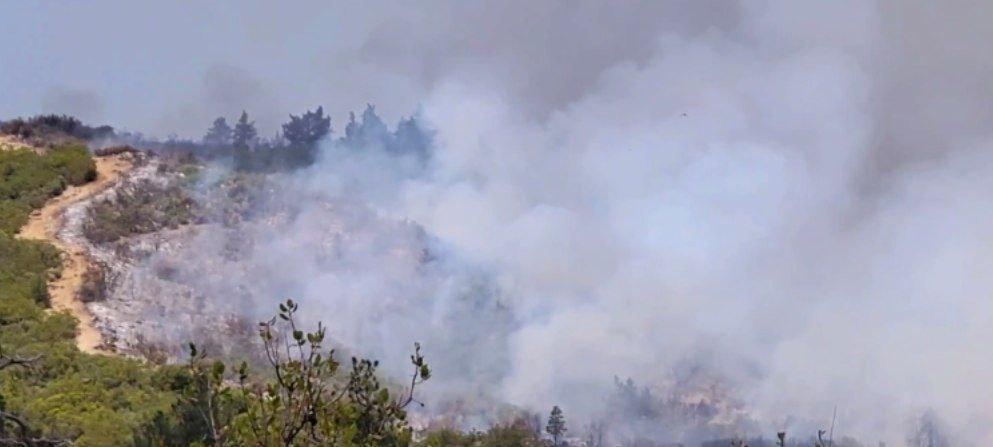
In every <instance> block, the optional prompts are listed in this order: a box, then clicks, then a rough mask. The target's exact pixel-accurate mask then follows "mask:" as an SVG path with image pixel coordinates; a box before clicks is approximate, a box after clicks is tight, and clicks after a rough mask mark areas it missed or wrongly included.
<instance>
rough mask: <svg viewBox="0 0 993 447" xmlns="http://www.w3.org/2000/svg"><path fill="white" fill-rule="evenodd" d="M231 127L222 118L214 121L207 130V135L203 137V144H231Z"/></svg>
mask: <svg viewBox="0 0 993 447" xmlns="http://www.w3.org/2000/svg"><path fill="white" fill-rule="evenodd" d="M231 134H232V130H231V126H229V125H228V121H227V120H226V119H224V117H223V116H221V117H218V118H217V119H215V120H214V124H212V125H211V126H210V129H207V134H206V135H204V136H203V144H205V145H208V146H228V145H230V144H231Z"/></svg>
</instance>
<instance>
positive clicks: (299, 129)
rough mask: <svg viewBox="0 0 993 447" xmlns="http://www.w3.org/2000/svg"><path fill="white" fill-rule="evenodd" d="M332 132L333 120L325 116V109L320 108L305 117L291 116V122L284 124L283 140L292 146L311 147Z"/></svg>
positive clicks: (307, 112)
mask: <svg viewBox="0 0 993 447" xmlns="http://www.w3.org/2000/svg"><path fill="white" fill-rule="evenodd" d="M330 132H331V118H330V117H326V116H324V108H323V107H318V108H317V110H315V111H313V112H311V111H309V110H308V111H306V112H304V113H303V115H300V116H294V115H290V121H289V122H287V123H286V124H283V138H286V141H287V142H289V144H291V145H303V146H311V145H314V144H316V143H317V142H318V141H320V140H321V139H322V138H324V137H325V136H327V135H328V134H329V133H330Z"/></svg>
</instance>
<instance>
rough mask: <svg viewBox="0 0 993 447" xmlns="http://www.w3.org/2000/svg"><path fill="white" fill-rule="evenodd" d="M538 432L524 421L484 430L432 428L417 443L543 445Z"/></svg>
mask: <svg viewBox="0 0 993 447" xmlns="http://www.w3.org/2000/svg"><path fill="white" fill-rule="evenodd" d="M546 445H547V444H546V442H545V441H544V440H542V439H541V436H540V435H539V433H537V432H536V431H535V429H534V428H532V427H531V426H529V424H527V423H526V422H525V421H523V420H518V421H516V422H513V423H510V424H499V425H495V426H493V427H491V428H490V429H489V430H486V431H484V432H481V431H470V432H461V431H457V430H451V429H440V430H434V431H431V432H429V433H427V434H426V435H425V436H424V439H423V440H422V441H421V442H420V443H418V446H419V447H545V446H546Z"/></svg>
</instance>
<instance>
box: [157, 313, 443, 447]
mask: <svg viewBox="0 0 993 447" xmlns="http://www.w3.org/2000/svg"><path fill="white" fill-rule="evenodd" d="M297 309H298V305H297V304H296V303H294V302H293V301H292V300H288V301H287V302H285V303H283V304H280V305H279V313H278V314H277V316H276V317H275V318H273V319H272V320H271V321H269V322H262V323H260V324H259V337H260V338H261V342H262V347H263V350H264V351H265V357H266V359H267V361H268V363H269V366H270V368H271V370H270V371H269V374H266V375H265V376H264V377H268V378H270V379H268V380H266V379H263V378H259V377H254V376H253V375H252V374H251V373H250V372H249V370H248V365H247V364H246V363H245V362H242V363H240V364H238V365H236V366H235V367H234V368H231V369H230V370H229V369H228V368H227V367H226V366H225V364H224V363H221V362H219V361H210V360H208V359H207V357H206V355H205V353H204V352H202V351H201V350H199V349H198V348H197V346H196V345H193V344H191V345H190V363H189V366H188V372H187V373H186V374H180V373H175V374H174V375H172V380H171V385H170V388H171V389H172V390H173V391H174V392H175V393H176V394H177V395H178V396H179V399H177V400H176V402H175V404H174V405H173V408H172V411H171V412H170V413H168V414H167V413H163V414H160V415H156V416H155V417H154V418H153V419H152V420H151V421H150V422H149V423H148V424H147V425H146V426H145V427H144V428H143V429H142V430H141V432H140V434H139V436H138V438H139V440H140V442H139V444H140V445H170V446H171V445H188V444H189V443H191V442H194V441H198V442H202V443H203V444H205V445H230V446H243V445H252V446H260V447H267V446H341V447H346V446H368V447H373V446H377V447H378V446H407V445H410V444H411V430H410V428H409V426H408V425H407V421H406V410H405V408H406V407H407V406H408V405H409V404H410V403H411V402H414V398H413V395H414V388H415V387H416V386H417V385H419V384H421V383H422V382H423V381H425V380H427V379H428V378H429V377H430V370H429V369H428V366H427V364H426V363H425V362H424V358H423V357H422V356H421V355H420V347H419V346H415V350H414V354H413V355H412V356H411V363H412V365H413V366H414V372H413V374H412V378H411V382H410V385H409V388H407V389H405V390H403V391H402V392H400V393H393V392H391V391H390V390H389V389H388V388H386V387H384V386H383V385H382V384H381V383H380V381H379V379H378V377H377V375H376V369H377V366H378V364H377V363H376V362H374V361H370V360H364V359H352V368H351V371H349V372H348V373H347V374H344V375H343V376H342V375H341V374H340V364H339V363H338V362H337V361H336V360H335V358H334V357H335V352H334V350H333V349H326V348H324V340H325V337H326V331H325V328H324V327H323V326H321V325H320V324H318V326H317V330H316V331H315V332H305V331H303V330H300V329H298V328H297V325H296V320H295V314H296V312H297Z"/></svg>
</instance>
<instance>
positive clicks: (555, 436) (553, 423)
mask: <svg viewBox="0 0 993 447" xmlns="http://www.w3.org/2000/svg"><path fill="white" fill-rule="evenodd" d="M545 432H547V433H548V434H549V435H551V436H552V445H553V446H554V447H558V446H559V445H561V442H562V437H563V436H565V432H566V428H565V416H564V415H563V414H562V409H561V408H559V406H558V405H556V406H554V407H552V414H550V415H549V416H548V425H546V426H545Z"/></svg>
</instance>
